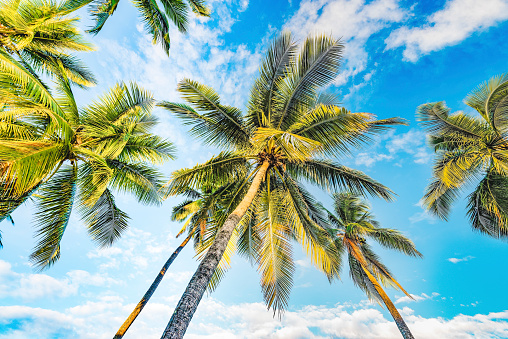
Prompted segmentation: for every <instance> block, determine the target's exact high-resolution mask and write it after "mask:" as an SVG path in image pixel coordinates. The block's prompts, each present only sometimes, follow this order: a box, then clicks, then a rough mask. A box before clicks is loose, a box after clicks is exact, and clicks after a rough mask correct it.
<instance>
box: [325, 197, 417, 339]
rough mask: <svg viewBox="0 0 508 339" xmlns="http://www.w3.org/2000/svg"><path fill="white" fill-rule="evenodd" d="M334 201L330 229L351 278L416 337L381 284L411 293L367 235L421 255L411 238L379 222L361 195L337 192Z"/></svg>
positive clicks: (405, 331) (387, 245) (405, 332)
mask: <svg viewBox="0 0 508 339" xmlns="http://www.w3.org/2000/svg"><path fill="white" fill-rule="evenodd" d="M333 202H334V212H335V215H334V214H332V213H329V220H330V224H331V227H330V228H329V229H328V231H329V233H330V235H331V236H332V237H333V238H334V239H335V240H334V242H335V246H336V247H337V250H338V254H339V255H340V256H343V255H345V254H346V253H347V256H348V262H349V275H350V276H351V279H352V280H353V282H354V284H355V285H356V286H358V287H359V288H360V289H361V290H362V291H364V292H365V294H367V297H368V298H369V299H371V300H376V301H378V302H383V303H384V304H385V306H386V308H387V309H388V311H389V312H390V314H391V315H392V317H393V319H394V320H395V323H396V324H397V327H398V328H399V331H400V333H401V334H402V336H403V337H404V338H405V339H409V338H413V335H412V334H411V331H410V330H409V328H408V327H407V325H406V323H405V322H404V319H402V316H401V315H400V313H399V311H398V310H397V308H396V307H395V305H394V304H393V302H392V301H391V300H390V298H389V297H388V295H387V294H386V292H385V291H384V290H383V288H382V286H381V284H382V285H385V286H386V285H391V286H394V287H396V288H399V289H400V290H401V291H402V292H404V293H405V294H406V295H407V296H408V297H410V298H412V297H411V295H410V294H408V293H407V292H406V291H405V290H404V288H402V286H400V284H399V283H398V282H397V280H395V278H394V277H393V276H392V274H391V273H390V271H389V270H388V268H387V267H386V266H385V265H383V264H382V263H381V262H380V260H379V257H378V256H377V255H376V254H375V253H374V251H373V250H372V248H371V247H370V246H369V244H368V243H367V238H370V239H372V240H374V241H376V242H377V243H379V244H380V245H381V246H383V247H385V248H388V249H394V250H397V251H400V252H402V253H405V254H407V255H410V256H415V257H421V256H422V255H421V253H420V252H418V251H417V250H416V248H415V246H414V244H413V242H412V241H411V240H409V239H408V238H406V237H405V236H403V235H402V234H401V233H400V232H398V231H397V230H393V229H389V228H381V227H379V223H378V222H377V221H376V220H375V219H374V216H373V215H372V214H371V213H370V208H369V206H368V205H367V204H366V203H365V202H364V201H362V199H361V198H360V197H359V196H358V195H355V194H352V193H349V192H342V193H335V194H334V195H333Z"/></svg>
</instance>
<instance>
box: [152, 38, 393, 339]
mask: <svg viewBox="0 0 508 339" xmlns="http://www.w3.org/2000/svg"><path fill="white" fill-rule="evenodd" d="M342 50H343V45H342V44H341V43H340V41H338V40H335V39H333V38H331V37H326V36H316V37H309V38H307V39H306V40H305V41H304V43H303V46H302V48H301V50H300V52H299V53H298V50H297V45H296V44H295V43H294V42H293V40H292V38H291V35H290V34H289V33H283V34H282V35H281V36H280V37H279V38H277V39H276V40H275V41H274V43H273V44H272V45H271V47H270V48H269V50H268V52H267V54H266V57H265V59H264V61H263V63H262V65H261V68H260V75H259V77H258V79H257V80H256V81H255V83H254V86H253V88H252V91H251V95H250V100H249V103H248V111H247V114H245V115H243V114H242V112H241V110H239V109H238V108H235V107H231V106H227V105H224V104H222V103H221V101H220V98H219V96H218V94H217V93H216V92H215V91H214V90H213V89H212V88H210V87H208V86H204V85H202V84H199V83H197V82H195V81H192V80H189V79H184V80H182V81H181V82H180V83H179V86H178V91H179V92H180V93H181V94H182V96H183V98H184V99H185V100H186V101H187V102H188V104H189V105H187V104H177V103H170V102H163V103H161V104H160V106H162V107H164V108H166V109H168V110H169V111H171V112H173V113H174V114H176V116H178V117H179V118H181V119H182V120H183V121H184V123H185V124H187V125H189V126H192V128H191V133H192V134H193V135H195V136H197V137H199V138H201V139H202V140H204V141H205V142H206V143H208V144H211V145H214V146H217V147H222V148H223V149H224V151H223V152H221V153H220V154H218V155H217V156H214V157H213V158H212V159H210V160H209V161H207V162H206V163H204V164H199V165H197V166H195V167H193V168H190V169H182V170H179V171H176V172H174V173H173V174H172V179H171V181H170V182H169V183H168V185H167V186H166V190H167V193H168V194H181V193H182V192H184V190H186V189H187V188H188V187H191V188H192V187H199V185H200V183H202V182H205V181H208V182H214V183H215V184H216V185H219V186H220V185H225V184H228V183H235V184H236V185H238V189H237V191H236V193H234V194H233V195H232V196H231V200H230V201H231V202H230V204H229V206H226V211H227V215H229V216H228V218H227V219H226V221H225V222H224V224H223V226H221V229H220V230H219V232H218V233H217V235H216V236H215V239H214V241H213V244H212V246H211V247H210V249H209V250H208V252H207V254H206V256H205V258H204V259H203V261H202V263H201V266H200V268H198V271H199V272H200V273H198V271H197V273H196V275H195V276H194V278H193V280H191V283H190V285H189V287H188V288H187V291H186V292H185V293H186V294H188V295H189V296H190V295H191V294H192V295H198V294H199V293H200V292H196V291H195V288H198V289H199V290H200V291H201V290H203V291H204V289H205V288H206V287H207V286H208V281H209V279H210V277H211V275H212V273H213V272H214V270H215V268H216V266H217V264H218V263H219V261H220V260H221V258H222V255H223V253H224V250H225V248H226V247H227V244H228V243H229V242H230V241H231V239H232V236H233V235H234V234H238V248H239V250H240V253H244V254H246V255H247V256H249V257H251V258H252V259H253V260H254V261H255V262H256V263H257V264H258V270H259V272H260V273H261V285H262V289H263V294H264V298H265V301H266V303H267V305H268V306H269V307H272V308H273V309H274V311H276V310H278V311H281V310H283V309H284V307H285V306H286V305H287V302H288V295H289V290H290V287H291V285H292V275H293V271H294V265H293V260H292V249H291V244H290V241H291V240H293V239H295V240H296V241H298V242H299V243H301V244H302V246H303V247H304V249H305V250H306V251H307V253H308V254H309V255H310V256H311V258H312V260H313V262H314V263H315V264H316V265H317V266H318V267H319V268H320V269H322V270H323V271H325V272H326V273H327V275H328V276H329V277H330V279H333V278H334V277H337V276H338V272H337V271H336V267H337V265H335V264H334V263H333V261H334V260H336V255H334V254H333V253H331V252H330V251H333V249H332V247H333V246H330V243H329V242H328V240H327V239H328V237H327V235H326V231H325V230H324V228H322V227H321V226H320V225H318V223H317V222H316V220H315V219H313V218H312V216H313V212H315V211H316V210H317V208H316V204H315V202H314V203H312V200H311V198H310V196H309V195H308V194H307V192H306V191H305V190H304V189H303V186H302V184H301V182H303V181H307V182H310V183H312V184H315V185H317V186H319V187H321V188H324V189H331V188H333V189H343V188H347V189H349V190H351V191H353V192H355V193H362V194H364V193H369V194H371V195H374V196H378V197H381V198H384V199H387V200H390V199H391V197H392V193H391V191H390V190H389V189H388V188H386V187H385V186H383V185H382V184H380V183H378V182H376V181H375V180H373V179H371V178H370V177H368V176H367V175H365V174H364V173H362V172H359V171H356V170H353V169H350V168H347V167H345V166H343V165H340V164H339V163H337V162H335V161H331V160H327V159H326V158H324V157H326V156H341V155H344V154H349V153H350V151H351V148H352V147H356V146H360V145H362V144H363V143H364V142H365V141H368V140H369V136H370V135H373V134H375V133H379V132H381V131H384V130H385V129H386V128H387V127H389V126H391V125H396V124H401V123H403V121H402V120H401V119H398V118H391V119H386V120H375V119H374V116H373V115H372V114H368V113H351V112H350V111H348V110H347V109H345V108H343V107H340V106H338V105H337V102H336V100H335V99H334V98H333V97H331V96H328V95H320V94H319V89H320V88H322V87H324V86H326V85H327V84H329V83H330V82H331V81H332V80H333V79H334V78H335V77H336V75H337V72H338V69H339V66H340V59H341V54H342ZM237 226H238V227H237ZM200 270H206V272H207V273H206V274H202V273H203V272H201V271H200ZM203 277H206V278H203ZM193 284H197V285H199V287H197V285H193ZM191 286H192V287H191ZM185 298H186V296H185V295H184V297H183V298H182V300H181V301H180V304H179V306H178V307H177V311H175V314H174V315H173V319H177V318H178V317H179V314H180V313H179V310H182V309H186V310H190V309H192V308H193V307H194V306H193V305H192V306H191V305H186V303H187V302H188V301H186V300H187V299H185ZM191 298H194V296H192V297H191ZM184 299H185V300H184ZM189 300H190V299H189ZM192 303H194V302H192ZM195 306H196V307H197V304H196V305H195ZM185 312H187V311H185ZM192 312H193V311H192ZM182 314H183V313H182ZM182 317H184V318H185V317H187V319H189V318H188V317H189V316H188V314H187V315H185V316H182ZM182 319H183V318H182ZM176 321H179V320H176ZM172 322H173V320H172ZM171 324H172V323H171V322H170V324H169V325H168V328H167V329H166V332H165V337H170V336H172V335H173V334H170V332H171V331H173V330H175V329H176V328H178V329H176V331H178V332H179V334H178V335H176V336H175V337H180V335H183V333H184V331H185V330H183V333H182V328H183V327H180V325H175V326H173V325H171Z"/></svg>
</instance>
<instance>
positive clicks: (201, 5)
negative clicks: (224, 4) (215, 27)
mask: <svg viewBox="0 0 508 339" xmlns="http://www.w3.org/2000/svg"><path fill="white" fill-rule="evenodd" d="M189 5H190V8H191V9H192V11H193V12H194V13H196V14H197V15H200V16H210V9H209V8H208V7H206V1H205V0H189Z"/></svg>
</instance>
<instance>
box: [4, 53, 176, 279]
mask: <svg viewBox="0 0 508 339" xmlns="http://www.w3.org/2000/svg"><path fill="white" fill-rule="evenodd" d="M0 55H2V56H3V57H5V58H6V59H8V58H10V56H9V55H8V54H7V53H5V52H3V51H1V50H0ZM6 79H8V80H9V81H6ZM0 82H1V83H2V86H0V96H1V97H2V98H3V99H4V100H3V101H4V103H5V105H4V107H3V109H2V110H1V111H0V134H1V135H2V138H1V139H0V182H2V184H3V187H4V189H3V190H2V193H1V194H0V198H1V199H0V218H3V217H5V216H6V215H9V214H10V213H12V211H14V210H15V209H16V208H17V207H18V206H19V205H20V204H22V203H23V202H24V201H26V199H27V198H28V197H30V196H33V195H34V193H35V192H36V193H37V194H36V196H35V198H34V199H35V204H36V213H35V225H36V236H37V238H38V244H37V245H36V247H35V250H34V252H33V253H32V254H31V255H30V259H31V261H32V263H33V264H34V265H35V266H36V267H38V268H41V269H42V268H46V267H49V266H50V265H52V264H53V263H54V262H55V261H56V260H58V258H59V257H60V242H61V239H62V237H63V234H64V231H65V229H66V227H67V224H68V222H69V217H70V214H71V211H72V210H73V207H74V205H75V200H76V199H77V201H78V207H79V208H78V209H79V211H80V212H81V216H82V219H83V221H84V223H85V225H86V227H87V228H88V231H89V234H90V236H91V237H92V239H93V240H95V241H96V242H97V243H98V245H100V246H107V245H110V244H111V243H113V241H115V240H116V239H117V238H118V237H119V236H120V235H121V234H122V232H123V231H124V230H125V229H126V228H127V226H128V216H127V214H126V213H125V212H123V211H122V210H120V209H119V208H118V207H117V205H116V203H115V198H114V195H113V191H112V190H116V191H119V192H125V193H130V194H133V195H134V196H136V197H137V199H138V200H139V201H140V202H141V203H147V204H158V203H159V202H160V196H159V194H158V190H159V189H160V185H161V183H162V182H161V180H162V176H161V174H160V173H159V172H158V171H157V170H156V169H155V168H154V167H153V166H152V164H157V163H162V162H164V161H166V160H168V159H171V158H172V157H173V155H172V154H173V151H174V149H173V146H172V145H171V143H169V142H168V141H166V140H164V139H162V138H160V137H158V136H156V135H153V134H151V133H150V129H151V128H152V127H153V126H154V125H156V123H157V120H156V118H155V117H154V116H153V115H151V113H150V111H151V109H152V106H153V103H154V99H153V98H152V96H151V94H150V93H149V92H146V91H144V90H142V89H141V88H139V87H138V86H137V85H136V84H134V83H132V84H131V85H125V84H118V85H116V86H115V87H113V88H112V89H111V90H110V91H109V92H108V93H106V94H105V95H103V96H102V98H100V99H99V100H98V101H96V102H95V103H93V104H91V105H89V106H87V107H84V108H83V109H78V107H77V105H76V102H75V100H74V95H73V92H72V90H71V85H70V81H69V80H68V78H67V77H66V76H65V72H64V71H63V70H62V73H61V75H60V77H58V86H57V93H58V95H53V94H52V93H51V92H50V91H49V90H48V89H47V88H46V87H45V86H44V85H43V84H42V83H41V82H40V81H39V80H38V79H37V78H35V77H34V76H33V75H32V74H31V73H30V72H28V71H26V69H24V68H23V66H22V65H21V64H19V63H18V62H17V61H16V60H14V59H12V58H11V59H10V60H9V62H6V63H1V62H0Z"/></svg>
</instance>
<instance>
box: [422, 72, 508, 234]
mask: <svg viewBox="0 0 508 339" xmlns="http://www.w3.org/2000/svg"><path fill="white" fill-rule="evenodd" d="M464 102H465V104H466V105H468V106H469V107H471V108H473V109H475V110H476V112H477V113H478V115H476V116H471V115H468V114H465V113H463V112H457V113H454V114H450V109H449V108H448V107H446V105H445V104H444V102H436V103H429V104H425V105H421V106H420V107H418V110H417V119H418V120H419V121H420V122H421V124H422V125H423V126H424V127H425V128H426V129H427V130H428V132H429V141H430V144H431V145H432V146H433V147H434V150H435V152H436V155H437V157H436V160H435V162H434V170H433V177H434V181H433V182H432V183H431V184H430V185H429V186H428V187H427V190H426V192H425V196H424V198H423V203H424V205H425V206H426V207H427V209H428V210H429V211H430V212H432V213H433V214H435V215H437V216H438V217H440V218H442V219H445V220H446V219H447V218H448V215H449V213H450V209H451V206H452V204H453V202H454V201H455V200H456V199H457V198H458V197H459V196H460V195H461V192H462V191H463V189H464V187H465V186H467V185H469V184H474V183H476V184H477V186H476V188H475V189H474V191H473V192H472V193H471V194H470V195H469V197H468V211H467V214H468V216H469V219H470V221H471V224H472V227H473V230H475V231H478V232H480V233H483V234H486V235H488V236H491V237H494V238H497V239H507V238H508V190H507V189H506V187H507V185H508V138H507V132H508V119H507V117H508V74H502V75H499V76H496V77H493V78H492V79H490V80H489V81H487V82H485V83H483V84H481V85H480V86H479V87H478V88H476V89H475V90H474V91H473V92H471V93H470V94H469V95H468V97H467V98H466V99H465V101H464Z"/></svg>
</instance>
